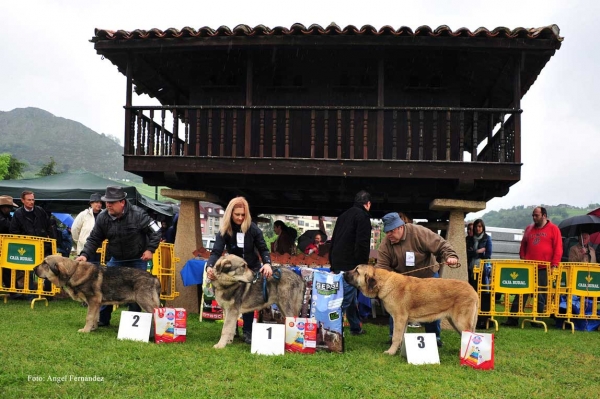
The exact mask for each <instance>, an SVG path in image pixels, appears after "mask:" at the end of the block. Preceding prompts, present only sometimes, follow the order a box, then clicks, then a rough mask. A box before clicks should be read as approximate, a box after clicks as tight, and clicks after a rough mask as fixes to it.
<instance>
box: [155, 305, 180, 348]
mask: <svg viewBox="0 0 600 399" xmlns="http://www.w3.org/2000/svg"><path fill="white" fill-rule="evenodd" d="M186 330H187V311H186V310H185V309H184V308H154V342H156V343H157V344H158V343H165V342H185V336H186Z"/></svg>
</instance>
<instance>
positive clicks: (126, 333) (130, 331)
mask: <svg viewBox="0 0 600 399" xmlns="http://www.w3.org/2000/svg"><path fill="white" fill-rule="evenodd" d="M151 326H152V313H142V312H129V311H126V310H124V311H122V312H121V321H120V322H119V333H118V335H117V339H131V340H133V341H143V342H148V339H149V338H150V328H151Z"/></svg>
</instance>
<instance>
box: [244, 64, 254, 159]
mask: <svg viewBox="0 0 600 399" xmlns="http://www.w3.org/2000/svg"><path fill="white" fill-rule="evenodd" d="M252 69H253V64H252V58H250V54H249V53H248V60H247V64H246V106H247V107H250V106H252V73H253V72H252ZM251 134H252V110H250V109H246V124H245V128H244V157H246V158H250V150H251V148H252V147H251V146H252V136H251Z"/></svg>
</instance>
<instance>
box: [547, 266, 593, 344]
mask: <svg viewBox="0 0 600 399" xmlns="http://www.w3.org/2000/svg"><path fill="white" fill-rule="evenodd" d="M561 295H565V296H566V299H567V308H566V312H565V313H559V312H560V309H559V306H560V296H561ZM575 295H577V296H579V301H580V307H579V313H573V296H575ZM554 297H555V300H556V307H555V313H554V315H555V317H557V318H566V320H565V321H564V323H563V330H564V329H565V325H569V326H570V327H571V333H573V334H574V333H575V324H574V323H573V322H572V321H571V319H588V320H598V319H600V316H599V315H598V301H600V265H599V264H597V263H577V262H563V263H560V265H559V268H558V273H557V280H556V285H555V295H554ZM586 298H594V299H593V300H592V313H591V314H589V315H588V314H586V313H585V300H586Z"/></svg>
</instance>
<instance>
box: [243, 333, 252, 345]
mask: <svg viewBox="0 0 600 399" xmlns="http://www.w3.org/2000/svg"><path fill="white" fill-rule="evenodd" d="M244 342H245V343H247V344H248V345H251V344H252V333H251V332H244Z"/></svg>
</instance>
